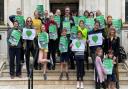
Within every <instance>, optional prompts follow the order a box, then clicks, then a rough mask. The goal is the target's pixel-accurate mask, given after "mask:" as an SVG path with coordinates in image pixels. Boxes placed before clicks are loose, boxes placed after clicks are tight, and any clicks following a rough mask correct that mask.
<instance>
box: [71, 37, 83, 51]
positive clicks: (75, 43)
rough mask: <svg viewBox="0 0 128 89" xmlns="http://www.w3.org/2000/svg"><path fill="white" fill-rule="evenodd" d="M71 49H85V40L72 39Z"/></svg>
mask: <svg viewBox="0 0 128 89" xmlns="http://www.w3.org/2000/svg"><path fill="white" fill-rule="evenodd" d="M72 51H85V41H84V40H79V39H74V40H73V41H72Z"/></svg>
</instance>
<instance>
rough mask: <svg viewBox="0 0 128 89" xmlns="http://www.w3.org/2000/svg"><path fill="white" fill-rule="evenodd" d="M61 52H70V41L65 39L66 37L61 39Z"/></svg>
mask: <svg viewBox="0 0 128 89" xmlns="http://www.w3.org/2000/svg"><path fill="white" fill-rule="evenodd" d="M59 50H60V52H67V51H68V39H67V37H64V36H61V37H60V42H59Z"/></svg>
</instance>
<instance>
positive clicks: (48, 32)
mask: <svg viewBox="0 0 128 89" xmlns="http://www.w3.org/2000/svg"><path fill="white" fill-rule="evenodd" d="M101 15H102V14H101V12H100V11H99V10H98V11H97V12H96V15H95V14H94V13H93V12H88V11H87V10H86V11H85V12H84V14H83V16H84V17H85V19H86V18H95V17H97V16H101ZM55 16H60V23H57V22H56V21H55V20H54V17H55ZM74 16H77V14H76V13H72V14H71V11H70V7H68V6H67V7H65V14H64V15H63V16H62V15H61V11H60V10H59V9H57V10H56V13H55V14H53V13H52V12H50V13H48V11H47V10H45V11H44V16H43V17H41V16H40V13H39V12H38V10H36V11H35V12H34V17H35V18H33V19H32V18H31V17H28V18H27V19H26V20H24V18H23V16H22V12H21V9H20V8H18V9H17V15H12V16H10V17H9V19H10V21H11V22H12V23H13V27H12V28H11V29H9V30H8V36H7V43H8V48H9V49H8V53H9V59H10V60H9V66H10V77H11V78H12V79H14V77H15V76H17V77H20V78H21V77H22V66H21V63H22V62H24V61H25V62H26V69H27V75H28V77H29V75H30V66H31V64H30V57H31V56H32V57H33V59H34V68H35V69H38V68H39V67H40V65H41V66H42V65H43V77H44V80H47V75H46V73H47V69H49V70H51V69H53V70H55V69H56V54H58V55H60V68H61V70H60V76H59V79H60V80H62V79H63V75H64V73H65V74H66V78H67V80H69V78H70V77H69V74H68V69H69V68H70V69H75V64H76V71H77V72H76V74H77V76H76V77H77V89H83V88H84V84H83V81H84V80H83V77H84V75H85V69H84V68H85V67H84V66H85V64H84V61H86V62H87V69H89V62H88V57H89V56H91V58H92V62H93V64H92V66H93V68H94V69H95V75H96V76H95V77H96V78H95V81H96V87H97V88H96V89H100V87H101V85H103V87H104V88H105V85H106V84H105V80H106V79H105V75H107V81H109V82H108V84H107V87H108V88H109V89H115V82H116V80H117V75H116V67H117V63H118V55H119V47H120V38H119V37H117V35H116V29H115V28H114V27H113V24H112V16H107V18H106V19H104V21H105V27H104V28H101V24H102V23H100V21H98V20H97V19H95V22H94V27H93V28H92V29H88V28H87V27H86V25H85V21H84V20H83V19H80V20H79V21H78V24H77V25H76V24H75V21H74V18H73V17H74ZM66 26H68V27H66ZM26 29H27V30H29V29H31V30H33V31H32V32H34V31H35V36H33V38H32V39H24V37H23V35H22V34H23V33H24V30H26ZM71 30H74V33H71V32H72V31H71ZM32 32H26V33H27V35H28V36H30V35H31V34H33V33H32ZM95 34H98V35H100V40H102V41H100V43H99V44H98V45H90V43H92V42H91V40H90V37H91V36H93V37H92V38H94V42H95V43H96V42H97V40H98V35H95ZM94 35H95V37H94ZM93 44H94V43H93ZM24 55H25V58H24ZM105 58H108V59H111V60H112V64H113V69H112V73H111V74H107V73H106V71H105V68H104V66H103V61H104V59H105ZM24 59H25V60H24ZM15 60H16V63H15ZM15 65H16V72H15ZM69 65H70V66H69Z"/></svg>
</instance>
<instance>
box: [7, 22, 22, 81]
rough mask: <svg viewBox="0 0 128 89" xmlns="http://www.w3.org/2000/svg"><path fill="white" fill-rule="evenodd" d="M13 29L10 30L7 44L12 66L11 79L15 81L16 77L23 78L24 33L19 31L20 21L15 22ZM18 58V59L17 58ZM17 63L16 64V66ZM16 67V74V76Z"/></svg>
mask: <svg viewBox="0 0 128 89" xmlns="http://www.w3.org/2000/svg"><path fill="white" fill-rule="evenodd" d="M13 26H14V27H13V28H12V29H11V30H9V32H8V37H7V43H8V47H9V59H10V60H9V66H10V77H11V79H14V77H15V76H17V77H19V78H21V47H22V44H21V41H22V40H21V34H22V32H21V31H20V30H19V29H18V27H19V23H18V21H14V22H13ZM15 57H16V58H15ZM15 61H16V64H15ZM15 65H16V74H15Z"/></svg>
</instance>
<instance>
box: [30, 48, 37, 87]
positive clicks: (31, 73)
mask: <svg viewBox="0 0 128 89" xmlns="http://www.w3.org/2000/svg"><path fill="white" fill-rule="evenodd" d="M36 50H37V51H36V54H35V57H34V60H33V63H32V66H31V67H30V74H29V76H28V89H33V69H34V63H35V62H36V56H37V55H38V48H37V49H36Z"/></svg>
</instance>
